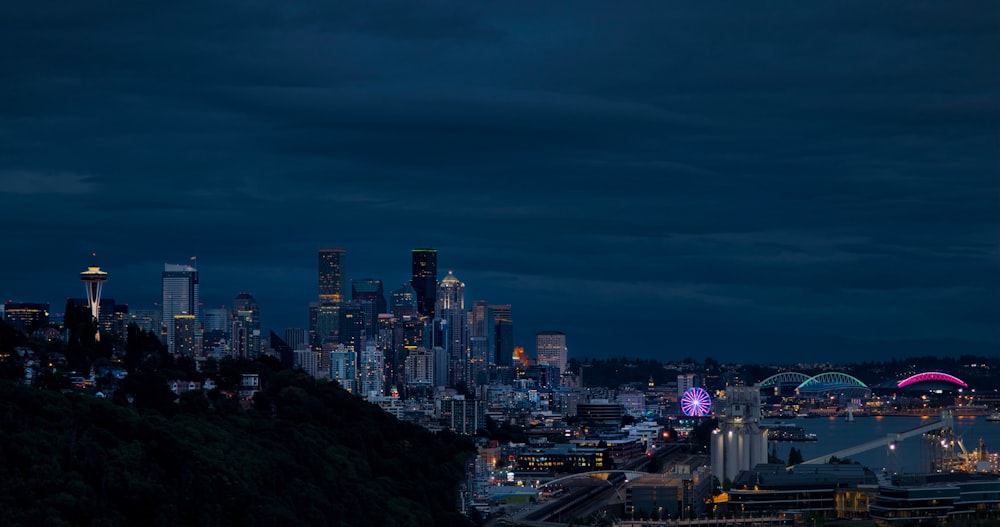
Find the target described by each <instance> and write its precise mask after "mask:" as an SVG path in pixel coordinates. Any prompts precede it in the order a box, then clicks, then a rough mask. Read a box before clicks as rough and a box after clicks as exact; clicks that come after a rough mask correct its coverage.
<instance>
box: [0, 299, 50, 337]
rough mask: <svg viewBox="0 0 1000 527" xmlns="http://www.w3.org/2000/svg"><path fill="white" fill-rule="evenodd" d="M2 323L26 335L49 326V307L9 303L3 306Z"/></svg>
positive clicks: (39, 304)
mask: <svg viewBox="0 0 1000 527" xmlns="http://www.w3.org/2000/svg"><path fill="white" fill-rule="evenodd" d="M3 319H4V322H6V323H8V324H10V325H11V326H14V327H15V328H16V329H18V330H20V331H23V332H25V333H27V334H29V335H30V334H31V332H33V331H35V330H36V329H41V328H44V327H45V326H48V325H49V305H48V304H41V303H31V302H11V301H10V300H8V301H7V302H4V305H3Z"/></svg>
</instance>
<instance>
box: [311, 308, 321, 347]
mask: <svg viewBox="0 0 1000 527" xmlns="http://www.w3.org/2000/svg"><path fill="white" fill-rule="evenodd" d="M318 319H319V302H309V345H310V346H312V348H313V349H320V348H321V347H322V343H321V342H320V341H319V335H318V334H317V333H316V324H317V321H318Z"/></svg>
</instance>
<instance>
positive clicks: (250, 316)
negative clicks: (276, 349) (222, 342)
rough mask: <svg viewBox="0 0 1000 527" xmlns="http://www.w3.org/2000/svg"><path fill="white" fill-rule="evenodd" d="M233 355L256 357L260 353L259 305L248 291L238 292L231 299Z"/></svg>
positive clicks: (244, 357)
mask: <svg viewBox="0 0 1000 527" xmlns="http://www.w3.org/2000/svg"><path fill="white" fill-rule="evenodd" d="M232 335H233V337H232V339H233V355H234V356H236V357H238V358H241V359H251V360H253V359H256V358H257V357H259V356H260V353H261V339H260V307H258V305H257V300H255V299H254V297H253V295H251V294H250V293H240V294H239V295H236V299H235V300H233V331H232Z"/></svg>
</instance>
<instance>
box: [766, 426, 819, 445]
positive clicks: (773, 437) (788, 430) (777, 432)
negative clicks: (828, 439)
mask: <svg viewBox="0 0 1000 527" xmlns="http://www.w3.org/2000/svg"><path fill="white" fill-rule="evenodd" d="M761 426H762V427H763V428H767V440H768V441H816V434H810V433H807V432H806V431H805V429H804V428H802V427H801V426H798V425H795V424H792V423H774V424H762V425H761Z"/></svg>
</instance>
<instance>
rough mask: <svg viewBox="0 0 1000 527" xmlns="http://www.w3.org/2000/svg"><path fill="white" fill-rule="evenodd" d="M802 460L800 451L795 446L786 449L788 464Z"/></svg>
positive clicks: (797, 463) (794, 463) (798, 462)
mask: <svg viewBox="0 0 1000 527" xmlns="http://www.w3.org/2000/svg"><path fill="white" fill-rule="evenodd" d="M802 461H804V460H803V459H802V451H801V450H799V449H797V448H795V447H792V448H791V450H789V451H788V464H789V465H799V464H801V463H802Z"/></svg>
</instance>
